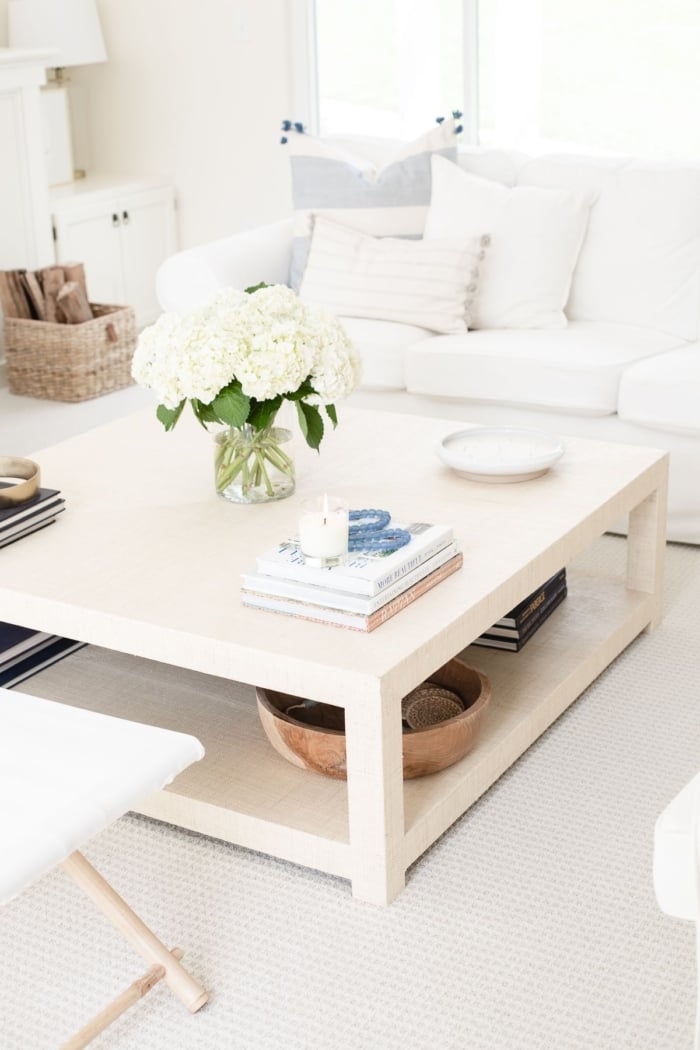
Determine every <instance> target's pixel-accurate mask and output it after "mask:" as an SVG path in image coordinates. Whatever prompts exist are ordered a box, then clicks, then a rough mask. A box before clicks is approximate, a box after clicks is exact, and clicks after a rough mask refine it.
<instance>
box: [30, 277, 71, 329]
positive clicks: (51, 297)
mask: <svg viewBox="0 0 700 1050" xmlns="http://www.w3.org/2000/svg"><path fill="white" fill-rule="evenodd" d="M36 276H37V278H38V279H39V284H40V285H41V290H42V291H43V293H44V313H45V314H46V320H47V321H54V322H55V321H56V319H57V318H56V296H57V295H58V293H59V292H60V290H61V288H62V287H63V285H64V283H65V277H64V276H63V267H62V266H46V267H44V269H43V270H37V271H36Z"/></svg>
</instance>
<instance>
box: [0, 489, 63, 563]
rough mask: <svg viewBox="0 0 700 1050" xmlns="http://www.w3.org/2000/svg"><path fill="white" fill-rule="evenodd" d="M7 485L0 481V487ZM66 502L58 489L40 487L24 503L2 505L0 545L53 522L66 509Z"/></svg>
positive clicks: (12, 541)
mask: <svg viewBox="0 0 700 1050" xmlns="http://www.w3.org/2000/svg"><path fill="white" fill-rule="evenodd" d="M6 487H7V484H6V483H5V482H0V488H6ZM65 502H66V501H65V500H64V499H63V498H62V496H61V493H60V492H59V491H58V489H39V491H38V492H37V494H36V496H33V497H32V498H31V499H28V500H26V501H25V502H24V503H17V504H16V505H15V506H13V507H0V547H6V546H7V545H8V543H14V542H15V540H19V539H21V538H22V536H29V535H30V533H32V532H36V531H37V530H38V529H44V528H46V526H47V525H51V524H53V522H54V521H55V520H56V518H57V517H58V515H59V514H60V513H61V512H62V511H63V510H64V509H65Z"/></svg>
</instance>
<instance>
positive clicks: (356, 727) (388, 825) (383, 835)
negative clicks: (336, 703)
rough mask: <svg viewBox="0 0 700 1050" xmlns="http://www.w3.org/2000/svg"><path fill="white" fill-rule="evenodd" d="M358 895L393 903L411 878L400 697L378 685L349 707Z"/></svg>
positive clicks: (351, 806) (349, 762)
mask: <svg viewBox="0 0 700 1050" xmlns="http://www.w3.org/2000/svg"><path fill="white" fill-rule="evenodd" d="M345 738H346V747H347V771H348V811H349V822H350V850H351V854H352V892H353V896H355V897H358V898H360V899H361V900H365V901H369V902H370V903H372V904H390V903H391V901H392V900H394V898H395V897H397V896H398V895H399V893H400V892H401V890H402V889H403V888H404V885H405V882H406V868H405V864H404V859H403V840H404V815H403V757H402V739H401V711H400V701H399V700H398V699H396V700H395V701H393V702H391V701H390V700H389V698H388V697H386V696H384V697H383V696H382V695H381V691H380V689H379V688H377V689H376V690H373V689H367V691H366V693H365V695H363V696H362V697H361V698H360V697H358V698H357V702H353V703H352V705H350V706H348V707H346V709H345Z"/></svg>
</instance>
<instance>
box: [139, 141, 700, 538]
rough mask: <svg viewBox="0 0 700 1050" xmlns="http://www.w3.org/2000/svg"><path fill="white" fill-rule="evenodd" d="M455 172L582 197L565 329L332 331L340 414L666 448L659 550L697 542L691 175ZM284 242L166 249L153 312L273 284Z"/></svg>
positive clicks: (569, 163)
mask: <svg viewBox="0 0 700 1050" xmlns="http://www.w3.org/2000/svg"><path fill="white" fill-rule="evenodd" d="M378 159H379V158H378ZM459 163H460V165H461V166H462V167H464V168H465V169H466V170H469V171H471V172H473V173H475V174H477V175H480V176H482V177H485V178H491V179H495V180H498V181H500V182H502V183H504V184H507V185H522V186H525V185H528V186H541V187H553V186H562V187H566V188H576V189H581V188H590V189H591V190H593V191H594V194H595V202H594V204H593V207H592V209H591V215H590V221H589V224H588V229H587V233H586V237H585V240H584V243H583V247H582V249H581V253H580V255H579V258H578V262H577V265H576V268H575V271H574V275H573V280H572V285H571V292H570V296H569V301H568V304H567V308H566V313H567V317H568V319H569V324H568V327H566V328H563V329H543V330H512V329H511V330H506V329H498V330H489V331H486V330H482V331H471V332H469V333H468V334H467V335H436V334H434V333H433V332H430V331H426V330H424V329H420V328H415V327H412V326H407V325H400V324H396V323H392V322H387V321H374V320H364V319H354V318H349V319H346V320H345V324H346V328H347V330H348V333H349V334H350V336H351V337H352V338H353V340H354V341H355V344H356V346H357V348H358V350H359V351H360V352H361V355H362V358H363V387H362V389H361V390H360V391H358V392H357V393H356V394H355V395H353V400H354V403H355V404H358V405H362V406H365V407H370V408H376V409H382V410H384V409H388V410H393V411H398V412H415V413H421V414H425V415H439V416H442V417H444V418H446V419H460V420H465V421H469V422H475V423H511V424H517V425H526V426H535V427H540V428H544V429H546V430H549V431H553V432H556V433H559V434H563V435H566V434H570V435H574V436H582V437H591V438H599V439H601V440H609V441H621V442H627V443H631V444H644V445H651V446H655V447H657V448H663V449H667V450H668V451H669V452H670V453H671V479H670V493H669V518H668V534H669V538H671V539H674V540H678V541H683V542H689V543H696V544H700V342H699V339H700V167H698V168H695V167H692V166H690V165H687V166H680V165H651V164H647V163H642V162H638V161H634V160H629V159H624V158H621V159H609V158H594V157H590V158H588V157H568V156H565V157H539V158H527V157H523V156H522V155H520V154H514V153H508V152H505V151H495V150H491V151H488V150H478V149H472V150H463V151H461V152H460V158H459ZM291 243H292V224H291V219H290V220H284V221H282V222H278V223H274V224H271V225H268V226H264V227H261V228H258V229H255V230H250V231H248V232H245V233H240V234H237V235H234V236H231V237H226V238H224V239H222V240H219V241H216V242H214V243H211V244H206V245H202V246H201V247H198V248H194V249H190V250H188V251H183V252H180V253H178V254H177V255H175V256H173V257H171V258H170V259H168V260H167V261H166V262H165V263H164V264H163V266H162V268H161V270H160V272H159V274H158V297H159V300H160V303H161V305H162V306H163V308H164V309H167V310H182V309H185V308H188V307H189V306H192V305H195V304H196V303H199V302H201V301H202V300H203V299H205V298H206V297H207V296H208V295H209V294H210V293H211V292H212V291H213V290H214V289H215V288H217V287H220V286H225V285H230V286H235V287H245V286H247V285H251V284H255V283H257V282H258V281H266V282H268V283H273V282H281V283H284V282H286V281H287V277H288V270H289V257H290V251H291Z"/></svg>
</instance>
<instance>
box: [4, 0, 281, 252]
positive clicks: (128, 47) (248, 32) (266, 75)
mask: <svg viewBox="0 0 700 1050" xmlns="http://www.w3.org/2000/svg"><path fill="white" fill-rule="evenodd" d="M98 6H99V11H100V18H101V21H102V28H103V31H104V36H105V42H106V46H107V53H108V57H109V61H108V62H106V63H104V64H102V65H95V66H84V67H81V68H79V69H73V70H72V71H71V78H72V86H71V91H72V94H73V96H74V97H73V104H74V123H75V125H76V126H75V129H74V152H75V157H74V159H75V163H76V165H77V166H82V167H87V168H88V169H90V170H100V171H104V172H114V173H118V174H155V175H161V174H162V175H167V176H171V177H172V178H173V179H174V181H175V184H176V187H177V194H178V201H179V222H180V246H181V247H188V246H191V245H193V244H196V243H199V242H201V241H205V240H210V239H212V238H216V237H222V236H225V235H226V234H227V233H231V232H233V231H235V230H239V229H245V228H248V227H251V226H254V225H257V224H258V223H262V222H270V221H273V220H274V219H276V218H279V217H281V216H283V215H285V214H287V213H288V211H289V209H290V200H291V198H290V189H289V171H288V163H289V162H288V157H287V153H286V151H285V150H284V148H283V147H282V146H280V145H279V136H280V133H279V126H280V122H281V120H282V119H284V118H285V117H288V116H293V115H292V114H290V112H289V109H290V105H291V102H290V83H291V75H290V49H289V45H288V41H289V25H288V8H289V3H288V0H98ZM6 12H7V0H0V45H1V44H2V43H3V42H4V41H6V36H7V33H6V29H7V17H6Z"/></svg>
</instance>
